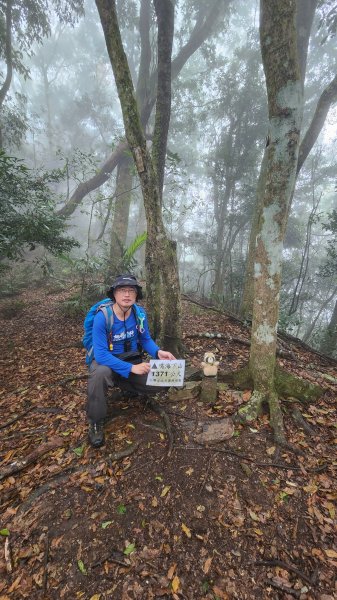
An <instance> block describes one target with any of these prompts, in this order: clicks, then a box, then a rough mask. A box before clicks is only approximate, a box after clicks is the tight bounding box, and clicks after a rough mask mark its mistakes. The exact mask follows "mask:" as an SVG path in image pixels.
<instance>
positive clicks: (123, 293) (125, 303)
mask: <svg viewBox="0 0 337 600" xmlns="http://www.w3.org/2000/svg"><path fill="white" fill-rule="evenodd" d="M136 296H137V290H136V288H135V287H132V286H129V285H125V286H123V287H118V288H116V289H115V300H116V302H117V304H119V306H121V307H122V308H130V306H132V305H133V304H134V303H135V301H136Z"/></svg>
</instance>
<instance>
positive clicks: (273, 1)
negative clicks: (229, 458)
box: [239, 0, 303, 443]
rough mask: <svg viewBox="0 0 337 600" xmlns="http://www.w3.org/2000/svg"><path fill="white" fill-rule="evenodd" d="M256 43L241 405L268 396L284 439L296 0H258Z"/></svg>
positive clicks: (296, 114)
mask: <svg viewBox="0 0 337 600" xmlns="http://www.w3.org/2000/svg"><path fill="white" fill-rule="evenodd" d="M260 6H261V16H260V19H261V21H260V42H261V51H262V61H263V67H264V72H265V77H266V85H267V95H268V113H269V144H268V146H267V149H266V151H267V158H266V161H267V164H266V175H265V177H266V179H265V188H264V195H263V207H262V212H261V218H260V222H259V226H258V234H257V240H256V254H255V265H254V304H253V323H252V341H251V352H250V358H249V370H250V373H251V376H252V379H253V382H254V392H253V395H252V399H251V401H250V402H249V403H248V404H247V405H246V406H245V407H243V409H242V410H240V411H239V412H240V415H241V416H243V417H244V418H246V419H248V420H252V419H254V418H255V417H256V416H257V414H258V413H259V412H260V410H261V407H262V402H264V401H268V404H269V410H270V421H271V425H272V427H273V429H274V434H275V438H276V441H278V442H281V443H282V442H284V441H285V438H284V431H283V419H282V413H281V408H280V404H279V399H278V396H277V394H276V391H275V385H274V371H275V364H276V341H277V336H276V332H277V322H278V312H279V295H280V287H281V261H282V248H283V239H284V235H285V230H286V224H287V214H288V207H289V202H290V200H291V197H292V193H293V190H294V186H295V181H296V169H297V160H298V149H299V136H300V127H301V121H302V113H303V86H302V81H301V77H300V70H299V60H298V52H297V40H296V0H290V1H289V2H287V4H286V5H285V4H284V3H280V2H279V1H278V0H261V4H260Z"/></svg>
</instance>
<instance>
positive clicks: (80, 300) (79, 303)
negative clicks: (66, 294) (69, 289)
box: [60, 294, 97, 319]
mask: <svg viewBox="0 0 337 600" xmlns="http://www.w3.org/2000/svg"><path fill="white" fill-rule="evenodd" d="M95 302H97V298H96V299H95V300H90V299H89V298H87V297H83V296H82V295H81V294H75V295H74V296H72V297H71V298H68V299H67V300H63V301H62V303H61V307H60V308H61V312H62V314H63V315H65V316H66V317H69V318H70V319H79V318H82V317H85V315H86V314H87V312H88V310H89V308H90V307H91V306H92V304H94V303H95Z"/></svg>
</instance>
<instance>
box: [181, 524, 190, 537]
mask: <svg viewBox="0 0 337 600" xmlns="http://www.w3.org/2000/svg"><path fill="white" fill-rule="evenodd" d="M181 529H182V530H183V532H184V533H185V534H186V535H187V537H188V538H191V537H192V534H191V530H190V529H189V528H188V527H187V526H186V525H185V523H182V524H181Z"/></svg>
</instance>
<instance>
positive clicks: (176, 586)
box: [171, 575, 180, 592]
mask: <svg viewBox="0 0 337 600" xmlns="http://www.w3.org/2000/svg"><path fill="white" fill-rule="evenodd" d="M179 586H180V579H179V577H178V576H177V575H176V576H175V577H174V578H173V579H172V583H171V587H172V591H173V592H177V591H178V589H179Z"/></svg>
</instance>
